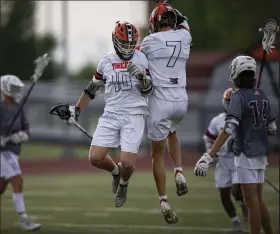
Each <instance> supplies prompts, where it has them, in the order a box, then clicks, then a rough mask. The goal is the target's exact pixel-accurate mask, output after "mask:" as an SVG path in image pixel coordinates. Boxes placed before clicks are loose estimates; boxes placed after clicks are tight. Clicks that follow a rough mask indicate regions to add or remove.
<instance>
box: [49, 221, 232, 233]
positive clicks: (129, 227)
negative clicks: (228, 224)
mask: <svg viewBox="0 0 280 234" xmlns="http://www.w3.org/2000/svg"><path fill="white" fill-rule="evenodd" d="M50 225H51V226H55V227H64V228H78V229H81V228H84V229H93V230H95V231H96V229H113V230H118V229H122V231H121V232H123V231H124V230H135V231H136V230H156V231H158V230H161V231H204V232H215V233H218V232H226V231H228V229H225V228H213V227H184V226H146V225H114V224H104V225H99V224H71V223H52V224H50Z"/></svg>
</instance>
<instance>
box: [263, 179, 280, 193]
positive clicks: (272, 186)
mask: <svg viewBox="0 0 280 234" xmlns="http://www.w3.org/2000/svg"><path fill="white" fill-rule="evenodd" d="M265 181H266V183H268V184H269V185H270V187H271V188H273V189H274V190H275V191H276V192H277V193H279V188H277V187H276V186H275V185H274V184H273V183H271V182H270V181H269V180H268V179H267V178H265Z"/></svg>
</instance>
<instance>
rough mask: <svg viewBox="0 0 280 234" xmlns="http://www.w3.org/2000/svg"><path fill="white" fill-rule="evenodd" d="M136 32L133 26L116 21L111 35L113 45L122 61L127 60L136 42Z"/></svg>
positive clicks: (137, 36)
mask: <svg viewBox="0 0 280 234" xmlns="http://www.w3.org/2000/svg"><path fill="white" fill-rule="evenodd" d="M138 38H139V35H138V32H137V29H136V27H135V26H134V25H133V24H130V23H128V22H125V21H117V22H116V25H115V28H114V30H113V33H112V40H113V45H114V48H115V51H116V53H117V54H118V56H119V57H120V58H121V59H122V60H129V59H130V58H131V57H132V55H133V54H134V51H135V47H136V44H137V42H138Z"/></svg>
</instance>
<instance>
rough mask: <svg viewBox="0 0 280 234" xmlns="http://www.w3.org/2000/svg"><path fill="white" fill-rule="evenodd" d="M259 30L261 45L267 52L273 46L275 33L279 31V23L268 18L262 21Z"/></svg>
mask: <svg viewBox="0 0 280 234" xmlns="http://www.w3.org/2000/svg"><path fill="white" fill-rule="evenodd" d="M259 31H260V32H263V34H264V36H263V40H262V46H263V49H264V50H266V51H267V53H269V52H271V49H272V48H274V46H273V45H274V43H275V41H276V33H277V32H278V31H279V25H278V24H277V22H276V21H275V20H274V19H268V20H266V21H264V23H263V26H262V28H260V29H259Z"/></svg>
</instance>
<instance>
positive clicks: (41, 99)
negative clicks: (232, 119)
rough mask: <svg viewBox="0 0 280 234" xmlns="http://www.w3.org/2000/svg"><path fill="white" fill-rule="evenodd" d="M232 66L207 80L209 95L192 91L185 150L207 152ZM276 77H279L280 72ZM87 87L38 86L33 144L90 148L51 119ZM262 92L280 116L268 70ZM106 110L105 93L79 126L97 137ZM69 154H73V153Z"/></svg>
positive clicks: (183, 130)
mask: <svg viewBox="0 0 280 234" xmlns="http://www.w3.org/2000/svg"><path fill="white" fill-rule="evenodd" d="M229 60H230V59H229ZM271 64H272V67H274V69H277V67H276V65H277V64H276V63H271ZM228 65H229V64H228V62H227V61H224V62H223V63H219V64H218V65H217V66H216V68H215V69H214V70H213V73H212V77H211V78H210V79H207V80H208V81H209V89H208V90H207V91H205V92H196V91H188V97H189V104H188V112H187V115H186V117H185V118H184V119H183V121H182V123H181V125H180V127H179V129H178V131H177V134H178V136H179V137H180V140H181V143H182V147H183V148H192V149H200V150H203V142H202V135H203V134H204V132H205V130H206V129H207V126H208V124H209V122H210V121H211V118H213V117H214V116H215V115H217V114H218V113H220V112H222V111H223V107H222V100H221V97H222V94H223V92H224V90H225V89H226V88H227V87H229V82H228V80H227V78H226V77H228V74H227V72H228ZM278 70H279V68H278ZM273 74H274V75H275V76H276V77H277V71H275V72H274V73H273ZM189 80H194V79H189ZM205 80H206V79H205ZM205 80H204V81H205ZM278 83H279V81H278ZM86 85H87V81H84V82H79V83H74V82H70V81H69V80H67V79H63V78H61V79H59V80H58V82H56V83H42V82H39V83H38V84H37V85H36V88H35V89H34V92H32V95H31V97H30V99H29V101H28V105H27V108H26V112H27V116H28V119H29V121H30V122H31V131H32V141H34V142H44V143H55V144H61V145H67V148H68V149H70V150H71V148H69V146H77V145H88V144H89V143H90V140H89V139H88V138H87V137H86V136H84V134H83V133H81V132H80V131H79V130H77V129H76V128H74V127H72V126H67V124H65V123H63V121H61V120H60V119H59V118H56V117H54V116H51V115H49V110H50V108H51V107H52V106H53V105H55V104H57V103H66V102H67V103H69V104H73V103H75V102H76V101H77V98H78V97H79V95H80V94H81V92H82V90H83V89H84V87H85V86H86ZM27 87H28V85H27ZM262 89H264V90H265V92H266V93H267V94H268V96H269V99H270V101H271V105H272V112H273V113H274V114H276V115H278V113H279V105H278V104H279V99H278V97H277V96H276V95H275V94H274V93H273V87H272V84H271V83H270V78H269V73H268V72H267V71H266V70H265V71H264V77H263V84H262ZM103 110H104V97H103V91H102V90H101V92H99V93H98V95H97V97H96V99H94V100H93V101H92V102H91V103H90V105H89V106H88V107H87V108H86V109H85V110H83V111H82V113H81V116H80V118H79V123H80V124H81V125H82V126H83V127H84V128H85V129H87V130H88V131H89V132H90V133H92V134H93V133H94V130H95V128H96V126H97V123H98V118H99V117H100V116H101V115H102V113H103ZM146 133H147V132H146ZM146 133H145V134H144V138H143V143H142V147H148V145H149V141H148V138H147V134H146ZM278 133H279V131H278ZM270 143H271V145H272V146H276V145H277V144H278V142H277V139H276V138H271V139H270ZM68 153H69V154H70V152H69V151H68Z"/></svg>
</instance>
